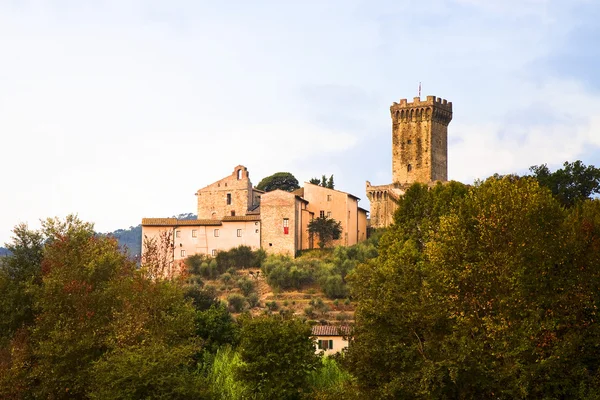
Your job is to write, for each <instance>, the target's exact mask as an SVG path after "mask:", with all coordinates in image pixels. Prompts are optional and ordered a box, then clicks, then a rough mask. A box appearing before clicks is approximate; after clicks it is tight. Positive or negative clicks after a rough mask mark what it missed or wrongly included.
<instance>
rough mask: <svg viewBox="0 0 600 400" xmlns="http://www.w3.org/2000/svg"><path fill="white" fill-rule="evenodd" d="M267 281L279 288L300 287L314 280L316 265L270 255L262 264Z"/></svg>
mask: <svg viewBox="0 0 600 400" xmlns="http://www.w3.org/2000/svg"><path fill="white" fill-rule="evenodd" d="M262 270H263V273H264V274H265V275H266V277H267V283H269V285H271V286H272V287H274V288H278V289H283V290H286V289H300V288H301V287H302V286H304V285H308V284H311V283H312V282H313V281H314V276H313V275H314V265H313V264H311V263H310V262H308V263H306V262H304V263H303V262H301V261H295V260H292V259H291V258H289V257H281V256H280V257H269V258H268V259H267V260H266V261H265V262H264V263H263V266H262Z"/></svg>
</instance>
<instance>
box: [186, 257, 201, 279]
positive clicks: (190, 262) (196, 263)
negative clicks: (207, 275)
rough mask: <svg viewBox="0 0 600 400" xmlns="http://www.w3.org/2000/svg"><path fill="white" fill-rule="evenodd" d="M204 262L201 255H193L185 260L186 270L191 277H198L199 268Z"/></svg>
mask: <svg viewBox="0 0 600 400" xmlns="http://www.w3.org/2000/svg"><path fill="white" fill-rule="evenodd" d="M203 262H204V255H203V254H194V255H191V256H189V257H188V258H186V259H185V265H186V267H187V270H188V272H189V273H190V274H192V275H199V274H200V268H201V267H202V264H203Z"/></svg>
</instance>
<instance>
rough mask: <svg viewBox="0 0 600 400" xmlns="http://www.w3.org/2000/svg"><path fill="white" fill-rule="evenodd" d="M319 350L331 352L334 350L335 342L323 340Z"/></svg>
mask: <svg viewBox="0 0 600 400" xmlns="http://www.w3.org/2000/svg"><path fill="white" fill-rule="evenodd" d="M318 345H319V350H331V349H333V340H321V339H319V342H318Z"/></svg>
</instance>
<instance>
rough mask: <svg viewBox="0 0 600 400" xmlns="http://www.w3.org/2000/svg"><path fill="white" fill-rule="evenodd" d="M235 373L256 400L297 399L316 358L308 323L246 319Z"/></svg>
mask: <svg viewBox="0 0 600 400" xmlns="http://www.w3.org/2000/svg"><path fill="white" fill-rule="evenodd" d="M240 336H241V343H240V355H241V360H242V361H243V364H242V366H241V368H240V369H239V371H238V373H239V376H240V377H241V378H242V380H243V381H244V382H246V384H247V385H248V387H249V388H250V392H251V393H252V394H253V395H254V396H255V397H253V398H258V399H273V400H275V399H301V398H303V397H304V396H303V395H304V394H307V393H308V392H309V390H307V386H308V385H307V383H308V379H309V376H310V374H311V372H313V371H315V370H316V368H317V365H318V362H319V358H318V357H317V355H316V354H315V347H314V343H313V341H312V338H311V328H310V325H308V324H306V323H305V322H302V321H300V320H297V319H283V318H281V317H279V316H263V317H257V318H251V319H250V318H249V319H246V320H245V321H244V322H243V324H242V330H241V334H240Z"/></svg>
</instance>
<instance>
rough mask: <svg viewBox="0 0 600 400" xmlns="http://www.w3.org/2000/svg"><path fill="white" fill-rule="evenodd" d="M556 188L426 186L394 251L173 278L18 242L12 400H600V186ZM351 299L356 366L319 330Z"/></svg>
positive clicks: (87, 236) (7, 332)
mask: <svg viewBox="0 0 600 400" xmlns="http://www.w3.org/2000/svg"><path fill="white" fill-rule="evenodd" d="M540 171H541V172H542V176H543V179H539V180H538V179H537V178H536V177H535V176H534V177H517V176H493V177H491V178H489V179H487V180H485V181H480V182H476V183H475V184H474V185H472V186H466V185H463V184H461V183H458V182H449V183H447V184H443V185H442V184H438V185H435V186H433V187H429V186H427V185H421V184H414V185H412V186H411V187H410V188H409V189H407V191H406V193H405V195H404V196H403V197H402V198H401V200H400V201H399V204H398V210H397V212H396V214H395V216H394V221H395V223H394V224H393V225H392V226H391V227H390V228H389V229H388V230H387V231H385V232H384V233H383V234H382V235H381V237H380V238H377V237H372V238H371V239H370V240H369V241H368V242H366V243H362V244H360V245H357V246H353V247H351V248H338V249H333V250H326V251H311V252H307V253H305V254H302V255H301V257H299V258H297V259H289V258H285V257H277V256H272V257H266V256H265V254H264V253H263V252H262V251H251V249H249V248H244V247H239V248H236V249H232V250H231V251H228V252H222V253H220V254H219V256H218V257H215V258H214V259H209V258H204V257H201V256H196V257H194V258H191V257H190V259H188V261H187V267H188V268H187V269H186V270H185V271H184V273H183V274H173V275H172V276H169V277H166V278H165V277H164V275H161V274H160V273H159V272H161V271H164V270H165V263H167V264H168V265H170V264H169V263H172V261H171V260H170V258H168V257H167V258H165V257H161V256H160V254H158V253H152V254H150V255H148V256H146V257H144V258H143V259H142V260H141V262H140V265H138V264H137V263H136V261H134V260H132V259H131V258H130V257H128V256H127V255H125V254H124V253H123V252H122V251H121V249H120V247H119V245H118V243H117V241H116V239H115V238H113V237H109V236H104V235H98V234H96V233H95V232H94V229H93V225H92V224H91V223H87V222H83V221H80V220H79V219H77V218H76V217H74V216H69V217H67V218H66V219H65V220H59V219H48V220H46V221H43V223H42V228H41V229H40V230H38V231H31V230H29V229H28V228H27V226H26V225H19V226H17V227H15V229H14V231H13V238H14V239H13V241H12V242H11V243H9V244H8V250H9V251H10V255H9V256H7V257H2V258H0V294H1V296H0V315H1V316H2V318H0V398H3V399H4V398H6V399H30V398H41V399H70V398H89V399H120V398H127V399H190V398H194V399H207V400H208V399H215V400H216V399H284V400H285V399H290V400H300V399H319V400H324V399H351V400H352V399H598V398H600V344H599V343H600V322H599V320H598V312H599V311H598V310H599V307H600V292H599V291H598V288H599V287H600V267H599V266H600V200H598V199H592V198H591V196H594V195H595V194H597V193H598V189H599V188H600V174H596V172H598V171H597V170H596V169H593V168H592V169H591V170H590V169H589V168H579V167H577V168H565V169H564V170H562V172H561V173H560V174H559V176H557V177H556V176H554V173H547V171H544V169H542V170H540ZM578 171H579V172H578ZM557 172H558V171H557ZM565 176H566V177H565ZM568 176H571V177H572V178H573V179H569V178H568ZM575 177H577V179H574V178H575ZM555 178H558V179H555ZM145 254H148V253H147V252H146V253H145ZM300 291H301V292H300ZM278 296H289V297H288V299H285V300H284V298H282V297H278ZM307 296H308V297H307ZM346 296H347V297H346ZM347 299H348V301H349V304H350V305H352V306H353V307H354V309H355V313H354V323H353V330H352V338H351V340H352V341H351V345H350V346H349V348H348V351H347V352H346V353H343V354H341V355H337V356H333V357H324V356H322V354H317V353H316V352H315V343H314V341H313V338H311V324H312V323H314V322H315V321H319V320H320V318H322V317H325V315H326V314H328V315H327V318H332V319H334V320H337V319H338V317H337V315H339V314H340V313H341V312H344V311H343V310H338V309H334V306H335V303H334V302H335V301H337V302H338V306H339V307H344V306H346V300H347ZM286 301H287V303H286ZM294 302H295V303H294ZM301 302H302V304H299V303H301ZM309 307H311V308H312V310H311V309H309V310H308V311H311V312H312V313H313V314H312V315H311V313H309V312H308V311H307V310H306V309H307V308H309ZM327 307H329V309H328V308H327ZM334 315H335V316H334ZM340 319H341V318H340ZM344 323H345V322H344Z"/></svg>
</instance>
